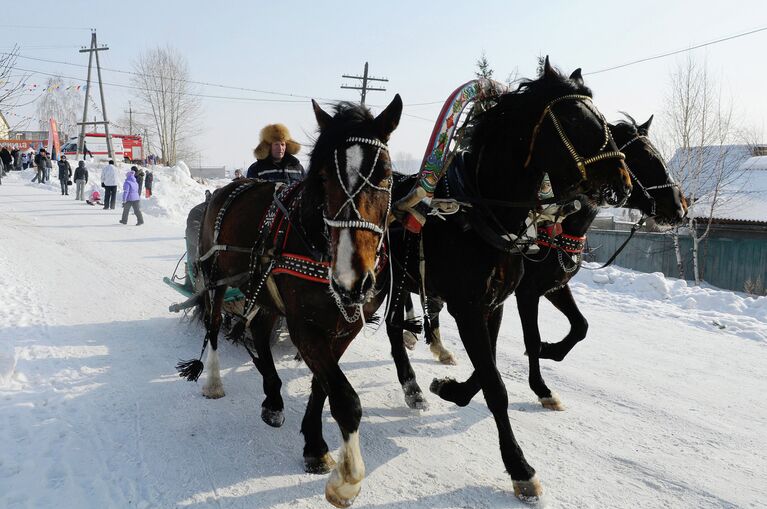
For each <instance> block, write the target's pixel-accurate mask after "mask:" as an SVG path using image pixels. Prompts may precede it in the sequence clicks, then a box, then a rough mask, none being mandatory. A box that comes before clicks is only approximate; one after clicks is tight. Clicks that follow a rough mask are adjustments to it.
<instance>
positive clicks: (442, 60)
mask: <svg viewBox="0 0 767 509" xmlns="http://www.w3.org/2000/svg"><path fill="white" fill-rule="evenodd" d="M478 5H480V3H474V2H471V3H467V2H457V1H441V2H431V1H423V2H413V1H410V2H404V1H387V2H376V3H375V4H371V3H369V2H340V1H332V2H320V1H313V2H304V1H297V0H293V1H291V2H284V3H278V2H261V1H247V2H245V1H219V2H211V1H186V2H180V1H157V0H154V1H152V2H149V1H145V0H133V1H130V2H119V3H118V2H101V3H96V2H93V1H80V0H74V1H69V2H65V3H61V2H59V1H55V2H54V1H48V0H41V1H38V2H36V3H35V8H34V10H33V11H32V12H31V13H29V14H25V15H24V18H19V17H16V16H11V18H13V19H14V22H16V23H18V24H19V25H30V26H53V27H63V28H75V27H84V28H88V27H95V28H96V29H97V30H98V37H99V42H101V43H105V44H107V45H109V47H110V50H109V51H108V52H105V53H102V55H104V59H103V62H102V65H104V66H106V67H113V68H118V69H126V70H129V69H130V68H131V62H132V61H133V60H134V59H135V58H136V57H137V55H138V54H139V53H140V52H141V51H142V50H145V49H147V48H152V47H155V46H157V45H165V44H170V45H172V46H174V47H175V48H177V49H178V50H179V51H181V52H182V53H183V54H184V55H185V56H186V58H187V60H188V63H189V67H190V70H191V76H192V79H195V80H200V81H209V82H215V83H222V84H227V85H234V86H243V87H250V88H257V89H263V90H271V91H279V92H286V93H292V94H298V95H302V96H312V97H319V98H332V99H346V100H358V97H359V96H358V93H357V92H356V91H353V90H341V89H340V88H339V86H340V85H341V84H342V83H343V82H345V81H349V80H344V79H342V78H341V75H342V74H358V73H361V71H362V66H363V64H364V62H365V61H368V62H370V70H371V74H373V75H375V76H380V77H386V78H388V79H389V80H390V81H389V83H387V84H386V85H385V86H386V88H387V89H388V90H387V92H371V93H370V94H369V96H368V103H369V104H371V105H373V109H374V110H376V109H378V108H377V106H381V105H386V104H388V102H389V101H390V100H391V99H392V97H393V96H394V94H395V93H397V92H399V93H400V94H401V95H402V98H403V100H404V102H405V105H406V106H405V113H406V114H408V115H412V116H404V117H403V119H402V122H401V124H400V128H399V129H398V130H397V131H396V132H395V133H394V135H393V137H392V141H391V144H390V146H391V152H392V155H393V156H396V155H397V154H401V153H408V154H411V155H412V157H414V158H417V159H420V157H421V155H422V154H423V151H424V148H425V144H426V142H427V140H428V137H429V134H430V132H431V129H432V127H433V121H434V119H435V117H436V115H437V114H438V112H439V109H440V104H432V105H424V106H408V105H409V104H415V103H423V102H433V101H437V102H439V101H443V100H444V99H445V98H446V97H447V95H448V94H449V93H450V92H451V91H452V90H453V89H454V88H455V87H456V86H458V85H459V84H461V83H463V82H465V81H467V80H468V79H471V78H472V77H473V72H474V69H475V62H476V60H477V59H478V58H479V56H480V55H481V53H482V52H483V51H484V52H485V53H486V54H487V58H488V60H489V61H490V64H491V66H492V67H493V69H494V70H495V77H496V78H499V79H505V78H506V76H507V75H508V74H509V73H511V72H513V71H514V70H517V71H518V72H519V73H520V74H521V75H522V76H529V77H531V76H532V75H533V73H534V70H535V65H536V57H537V56H538V55H544V54H549V55H550V56H551V59H552V62H553V63H554V64H555V65H557V66H559V67H560V68H562V70H564V71H567V72H570V71H572V70H573V69H574V68H576V67H582V68H583V72H584V73H588V72H590V71H595V70H598V69H603V68H605V67H610V66H613V65H618V64H622V63H625V62H629V61H632V60H635V59H639V58H643V57H648V56H652V55H656V54H659V53H663V52H666V51H671V50H676V49H682V48H686V47H689V46H692V45H694V44H697V43H702V42H707V41H710V40H713V39H717V38H719V37H722V36H727V35H731V34H735V33H739V32H743V31H747V30H749V29H754V28H759V27H762V26H767V2H765V1H764V0H750V1H740V2H729V3H724V2H713V1H708V0H703V1H684V2H669V1H657V0H650V1H643V2H619V1H612V2H602V1H599V2H597V1H591V2H564V1H549V2H538V3H534V2H512V1H485V2H481V5H482V8H481V10H480V9H478V7H477V6H478ZM105 6H108V7H105ZM8 19H9V17H7V16H6V17H5V19H4V20H3V21H2V22H0V24H6V23H7V20H8ZM0 33H2V35H1V36H0V48H1V49H0V50H2V51H5V50H7V49H8V48H9V47H10V46H12V45H13V43H19V44H20V45H21V53H22V54H23V55H28V56H34V57H40V58H47V59H53V60H62V61H68V62H74V63H82V64H86V63H87V55H86V54H80V53H78V52H77V48H78V47H79V46H81V45H86V44H87V43H88V42H89V38H90V34H89V31H88V30H75V29H39V28H38V29H35V28H8V27H4V28H2V29H0ZM765 48H767V31H765V32H761V33H758V34H754V35H751V36H747V37H743V38H740V39H736V40H733V41H728V42H724V43H720V44H717V45H714V46H710V47H708V48H705V49H699V50H695V51H694V55H695V56H696V57H699V58H700V59H703V58H705V59H707V61H708V64H709V66H710V69H711V71H712V72H713V73H714V74H715V76H716V77H717V78H718V79H719V80H720V82H721V83H722V85H723V87H724V91H725V93H727V94H730V95H732V96H733V98H734V99H735V103H736V109H737V111H738V112H739V113H740V118H741V119H742V120H743V122H744V123H745V124H747V125H750V126H754V127H756V128H757V129H760V130H762V132H763V133H764V132H765V128H766V127H767V123H766V122H765V118H767V97H766V96H765V90H767V65H765V64H764V54H765ZM678 58H680V57H668V58H664V59H659V60H654V61H651V62H647V63H642V64H637V65H633V66H630V67H626V68H623V69H619V70H615V71H611V72H605V73H602V74H596V75H593V76H588V75H587V76H586V82H587V84H588V85H590V86H591V87H592V88H593V90H594V92H595V100H596V104H597V105H598V107H599V108H600V109H601V110H602V112H603V113H604V114H605V115H606V116H607V117H608V119H617V118H618V117H619V114H618V111H620V110H625V111H627V112H629V113H631V114H632V115H634V116H635V117H636V118H637V119H638V120H645V119H646V118H647V117H649V115H650V114H653V113H654V114H656V118H657V117H658V114H661V113H662V112H663V109H664V103H665V97H666V96H667V94H668V83H669V77H668V76H669V71H670V70H671V68H672V67H673V66H674V65H675V63H676V62H677V60H678ZM18 65H19V66H22V67H25V68H28V69H34V70H39V71H44V72H54V73H55V72H60V73H62V74H64V75H69V76H78V77H82V78H84V77H85V69H80V68H75V67H68V66H64V65H60V64H52V63H42V62H31V61H25V60H22V59H20V60H19V61H18ZM45 79H46V78H45V77H44V76H38V77H35V78H33V79H32V80H31V81H37V82H40V83H44V82H45ZM104 79H105V81H109V82H116V83H127V82H128V76H126V75H121V74H115V73H112V72H105V73H104ZM198 91H199V92H200V93H204V94H213V95H226V96H237V97H252V98H263V99H278V98H279V97H276V96H270V95H265V94H256V93H250V92H239V91H234V90H223V89H218V88H210V87H199V88H198ZM130 94H131V92H130V91H128V90H125V89H120V88H116V87H109V86H108V87H107V88H106V96H107V109H108V112H109V115H110V117H111V118H113V119H119V118H120V117H121V116H122V111H123V110H125V109H127V105H128V100H129V99H130V98H131V96H130ZM288 99H289V98H288ZM202 105H203V115H202V119H201V128H202V130H203V135H202V136H200V137H199V138H198V139H197V142H196V145H197V147H198V148H199V149H200V150H201V160H202V163H203V164H210V165H213V164H216V165H220V164H226V165H227V166H229V167H230V168H231V167H233V166H243V165H247V164H250V162H251V161H252V159H253V157H252V149H253V147H255V145H256V144H257V143H258V132H259V130H260V128H261V127H262V126H263V125H265V124H267V123H272V122H283V123H285V124H287V125H288V127H289V128H290V129H291V132H292V133H293V135H294V137H295V138H296V139H298V140H299V141H308V140H309V139H310V136H312V135H313V133H314V130H315V127H316V125H315V121H314V116H313V114H312V110H311V105H310V103H309V101H308V100H303V101H301V102H295V103H269V102H251V101H239V100H222V99H205V100H203V103H202ZM134 107H135V101H134ZM33 111H34V105H29V106H27V107H26V108H25V109H24V110H23V112H26V113H27V114H29V115H31V114H33ZM415 117H421V118H415ZM423 119H427V120H423ZM196 162H197V161H193V162H192V164H194V163H196Z"/></svg>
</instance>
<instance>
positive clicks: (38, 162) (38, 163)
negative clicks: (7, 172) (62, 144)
mask: <svg viewBox="0 0 767 509" xmlns="http://www.w3.org/2000/svg"><path fill="white" fill-rule="evenodd" d="M33 162H34V166H35V169H36V170H37V173H36V174H35V176H34V177H33V178H32V182H37V183H38V184H42V183H43V180H44V179H43V177H44V176H45V149H44V148H41V149H40V151H39V152H38V153H37V154H35V157H34V161H33Z"/></svg>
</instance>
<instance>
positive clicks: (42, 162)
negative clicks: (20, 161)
mask: <svg viewBox="0 0 767 509" xmlns="http://www.w3.org/2000/svg"><path fill="white" fill-rule="evenodd" d="M35 166H37V168H38V169H40V170H44V169H45V167H46V166H49V163H48V158H47V157H46V156H44V155H43V154H41V153H39V152H38V153H37V155H35ZM49 167H50V166H49Z"/></svg>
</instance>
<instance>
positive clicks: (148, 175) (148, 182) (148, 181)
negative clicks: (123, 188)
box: [144, 171, 154, 191]
mask: <svg viewBox="0 0 767 509" xmlns="http://www.w3.org/2000/svg"><path fill="white" fill-rule="evenodd" d="M152 182H154V175H152V172H151V171H148V172H146V177H144V186H145V187H146V188H147V189H149V190H150V191H151V190H152Z"/></svg>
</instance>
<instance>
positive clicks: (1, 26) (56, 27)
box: [0, 25, 95, 30]
mask: <svg viewBox="0 0 767 509" xmlns="http://www.w3.org/2000/svg"><path fill="white" fill-rule="evenodd" d="M0 28H25V29H26V28H31V29H36V30H37V29H39V30H95V29H93V28H85V27H68V26H61V25H59V26H34V25H0Z"/></svg>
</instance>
